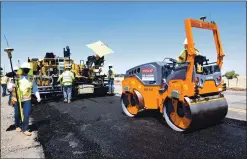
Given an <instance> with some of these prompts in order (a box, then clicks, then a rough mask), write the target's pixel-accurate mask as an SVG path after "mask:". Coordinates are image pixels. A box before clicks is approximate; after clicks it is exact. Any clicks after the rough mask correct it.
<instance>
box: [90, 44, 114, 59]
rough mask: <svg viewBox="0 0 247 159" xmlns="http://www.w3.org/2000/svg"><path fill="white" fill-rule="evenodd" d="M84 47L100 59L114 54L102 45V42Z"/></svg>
mask: <svg viewBox="0 0 247 159" xmlns="http://www.w3.org/2000/svg"><path fill="white" fill-rule="evenodd" d="M86 46H87V47H88V48H90V49H91V50H92V51H93V52H94V53H95V54H97V55H99V56H100V57H102V56H105V55H107V54H111V53H114V52H113V50H112V49H111V48H109V47H108V46H107V45H106V44H104V43H103V42H102V41H97V42H94V43H91V44H87V45H86Z"/></svg>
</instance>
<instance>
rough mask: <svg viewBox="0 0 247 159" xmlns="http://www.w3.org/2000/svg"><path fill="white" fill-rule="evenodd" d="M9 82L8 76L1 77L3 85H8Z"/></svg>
mask: <svg viewBox="0 0 247 159" xmlns="http://www.w3.org/2000/svg"><path fill="white" fill-rule="evenodd" d="M7 81H8V77H7V76H3V77H1V84H7Z"/></svg>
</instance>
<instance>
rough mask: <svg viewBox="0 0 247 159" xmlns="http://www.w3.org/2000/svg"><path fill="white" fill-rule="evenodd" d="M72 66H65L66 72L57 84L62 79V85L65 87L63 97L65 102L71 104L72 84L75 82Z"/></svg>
mask: <svg viewBox="0 0 247 159" xmlns="http://www.w3.org/2000/svg"><path fill="white" fill-rule="evenodd" d="M70 69H71V65H69V64H67V65H66V66H65V71H64V72H63V73H62V74H61V75H60V76H59V78H58V80H57V82H60V81H61V79H62V85H63V96H64V102H68V103H70V102H71V96H72V84H73V81H74V80H75V76H74V74H73V73H72V72H71V71H70Z"/></svg>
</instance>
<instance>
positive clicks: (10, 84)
mask: <svg viewBox="0 0 247 159" xmlns="http://www.w3.org/2000/svg"><path fill="white" fill-rule="evenodd" d="M18 69H19V68H18V67H14V69H13V70H14V76H16V72H17V70H18ZM13 84H14V81H13V79H11V78H9V82H8V85H7V89H8V91H9V102H8V104H9V105H11V104H12V103H11V99H12V87H13Z"/></svg>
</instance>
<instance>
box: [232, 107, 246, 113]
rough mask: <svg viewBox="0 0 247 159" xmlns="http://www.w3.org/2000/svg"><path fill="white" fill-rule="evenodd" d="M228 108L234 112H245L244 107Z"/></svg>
mask: <svg viewBox="0 0 247 159" xmlns="http://www.w3.org/2000/svg"><path fill="white" fill-rule="evenodd" d="M228 110H230V111H234V112H239V113H246V112H247V111H246V109H237V108H231V107H228Z"/></svg>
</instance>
